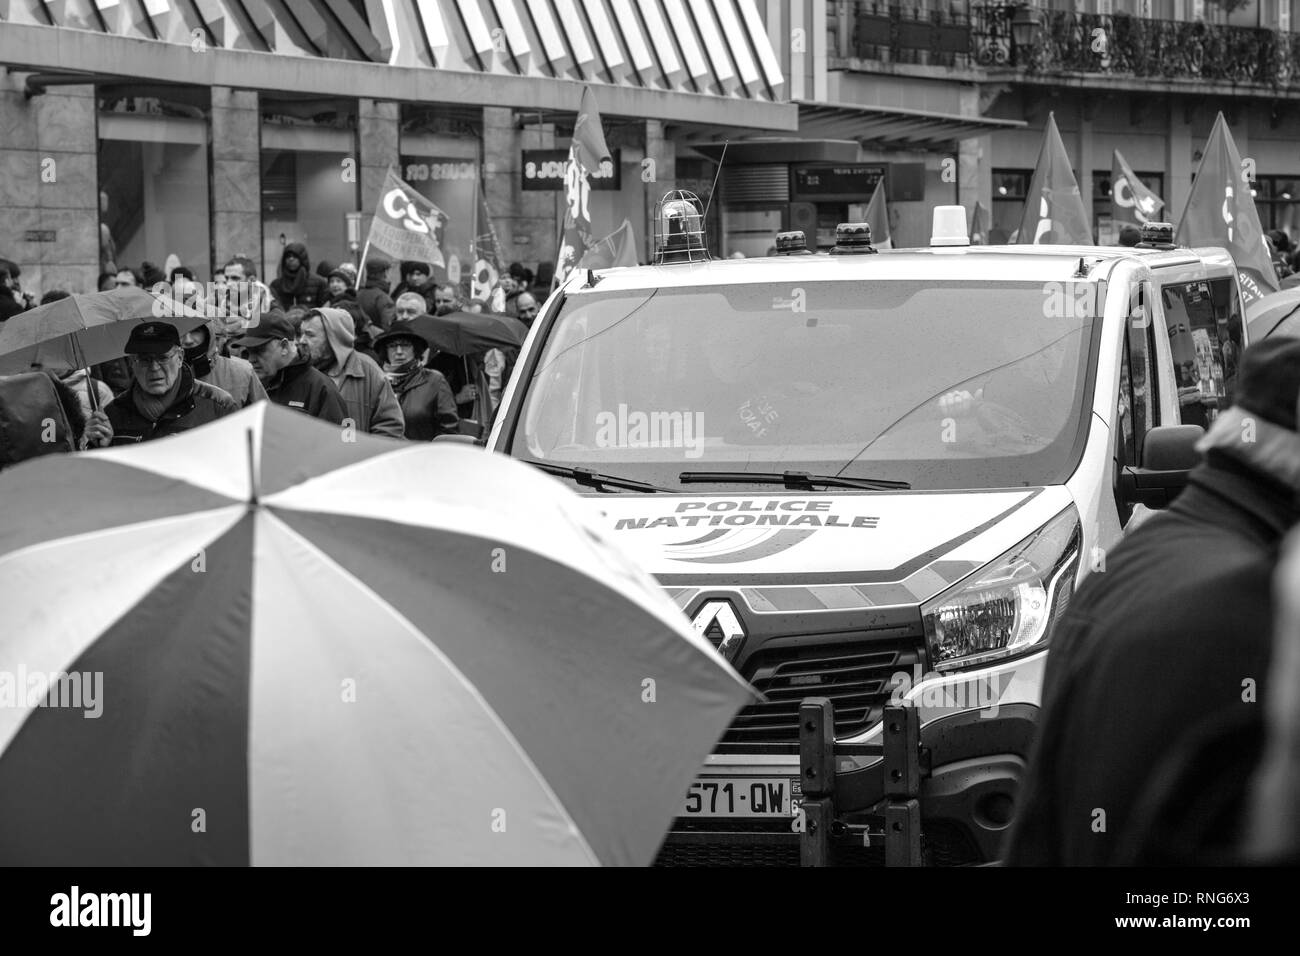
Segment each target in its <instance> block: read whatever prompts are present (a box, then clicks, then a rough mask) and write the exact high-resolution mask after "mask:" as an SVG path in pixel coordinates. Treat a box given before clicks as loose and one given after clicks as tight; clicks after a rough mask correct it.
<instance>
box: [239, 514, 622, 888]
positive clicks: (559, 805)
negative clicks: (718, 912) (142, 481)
mask: <svg viewBox="0 0 1300 956" xmlns="http://www.w3.org/2000/svg"><path fill="white" fill-rule="evenodd" d="M260 514H261V515H262V516H264V517H265V518H266V519H267V520H268V521H273V522H275V524H276V525H277V526H278V528H279V529H280V530H281V531H282V532H283V533H284V534H286V535H288V536H289V537H291V538H292V539H294V540H295V541H297V542H298V543H299V544H300V546H301V547H303V548H305V549H307V550H308V551H310V552H311V553H312V554H313V555H315V556H316V558H317V560H319V561H321V562H322V563H323V564H326V565H328V566H329V567H331V568H333V569H334V570H335V571H336V572H337V573H338V574H340V575H342V576H343V577H344V578H346V579H347V580H349V581H351V582H353V583H354V584H355V586H356V587H357V589H358V590H360V591H362V592H363V593H365V594H366V595H368V596H369V597H370V599H371V600H372V601H373V602H374V603H375V605H376V606H377V607H378V608H380V609H381V610H382V611H387V612H388V613H389V614H391V615H392V616H393V617H394V618H395V619H396V620H397V621H398V622H399V623H400V624H401V625H402V628H403V630H404V631H406V633H408V634H410V635H412V636H413V637H414V638H415V639H416V641H417V643H419V645H420V646H421V647H423V648H425V649H426V650H427V651H428V652H429V653H430V654H433V655H434V656H435V657H436V658H438V660H439V661H440V662H441V664H442V666H443V667H445V668H446V669H447V672H448V673H449V674H451V676H452V677H453V678H454V679H455V680H456V681H457V682H459V683H460V684H461V686H462V687H464V689H465V693H466V694H467V695H468V696H469V697H470V698H471V699H473V700H474V701H476V702H477V703H478V705H479V707H481V708H482V710H483V713H484V714H485V715H486V716H487V719H488V720H490V721H491V722H492V723H493V725H495V726H496V728H497V731H498V732H499V733H500V734H501V736H502V738H503V739H504V740H505V741H506V743H507V744H508V745H509V746H510V747H512V748H513V749H514V751H515V753H516V754H518V756H519V759H520V761H521V762H522V763H523V765H524V766H525V767H526V768H527V769H528V772H529V773H530V774H531V775H532V777H533V779H534V780H536V781H537V786H538V787H539V788H540V789H541V791H542V792H543V793H544V794H545V795H546V797H547V799H549V800H550V802H551V805H552V806H553V807H555V809H556V810H557V811H558V812H559V813H561V814H562V815H563V817H564V819H565V820H566V821H567V822H568V824H569V826H570V827H571V829H572V832H573V834H574V837H575V839H576V840H577V842H578V845H579V846H580V847H581V848H582V851H583V852H584V853H585V854H586V855H587V858H588V859H589V860H590V861H591V863H592V864H593V865H595V866H600V865H601V861H600V858H599V857H598V856H597V855H596V852H595V851H594V850H593V849H592V847H591V844H589V843H588V842H587V837H586V835H585V834H584V833H583V832H582V830H581V829H579V827H578V824H577V821H576V820H574V819H573V815H572V814H570V813H569V809H568V807H566V806H565V805H564V802H563V801H562V800H560V798H559V795H558V794H556V792H555V791H554V790H553V789H552V788H551V785H550V783H549V782H547V780H546V777H545V776H544V775H543V774H542V772H541V770H540V769H539V768H538V767H537V765H536V764H535V763H533V759H532V757H531V756H529V754H528V751H526V750H525V749H524V748H523V746H522V745H521V744H520V743H519V740H518V739H517V738H516V737H515V735H514V733H512V732H511V730H510V728H509V726H507V725H506V723H505V721H503V720H502V719H501V715H500V714H498V713H497V712H496V709H495V708H494V707H493V706H492V705H491V704H490V703H489V702H488V701H487V699H486V698H485V697H484V696H483V695H482V693H480V691H479V689H478V688H477V687H476V686H474V684H473V682H472V681H470V680H469V678H467V677H466V676H465V674H464V673H463V672H462V671H461V669H460V668H459V667H457V666H456V664H455V662H453V661H452V660H451V658H449V657H448V656H447V655H446V654H444V653H443V651H442V649H441V648H439V647H438V646H437V645H436V644H435V643H434V642H433V641H431V640H429V639H428V638H427V637H425V636H424V635H423V633H422V632H421V630H420V629H419V628H418V627H416V626H415V623H414V622H413V621H411V620H410V619H409V618H408V617H406V615H404V614H402V613H401V612H400V611H399V610H398V609H397V608H396V607H394V606H393V605H392V604H391V603H390V602H389V601H388V600H387V599H386V598H384V597H383V596H382V595H381V594H379V593H378V592H377V591H375V590H374V588H372V587H370V585H368V584H367V583H366V582H365V581H363V580H361V579H360V578H359V577H357V576H356V575H355V574H353V573H352V572H351V571H349V570H348V569H347V568H345V567H344V566H343V565H341V564H339V563H338V562H337V561H335V560H334V559H333V558H332V557H330V555H329V554H327V553H326V552H324V551H323V550H321V549H320V548H319V547H317V546H316V544H315V543H314V542H312V541H310V540H309V539H307V538H305V537H303V536H302V535H301V534H299V533H298V532H297V531H295V530H294V529H293V528H292V527H290V526H289V524H288V523H287V522H286V521H284V520H283V519H281V518H280V517H279V516H277V515H276V514H274V513H273V512H272V511H270V510H268V509H265V508H264V509H262V510H261V512H260Z"/></svg>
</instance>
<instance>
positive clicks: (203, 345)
mask: <svg viewBox="0 0 1300 956" xmlns="http://www.w3.org/2000/svg"><path fill="white" fill-rule="evenodd" d="M224 331H225V325H224V323H223V321H222V320H220V319H209V320H208V321H207V322H206V323H205V324H203V325H200V326H199V327H198V328H197V329H194V330H193V331H190V332H186V333H185V334H184V335H182V336H181V348H183V349H184V350H185V364H186V365H188V366H189V367H190V370H191V371H192V372H193V373H194V378H195V380H196V381H200V382H207V383H208V384H209V385H215V386H216V387H217V388H220V389H222V390H224V391H226V392H229V393H230V397H231V398H233V399H234V400H235V403H236V404H237V405H238V406H239V407H240V408H247V407H248V406H249V405H252V404H254V403H256V402H263V401H266V400H267V395H266V389H265V388H263V387H262V382H261V380H260V379H259V378H258V377H257V373H256V372H254V371H253V366H252V365H251V364H249V363H248V362H247V361H245V360H244V359H242V358H229V357H227V356H224V355H222V354H221V352H220V350H219V349H218V347H217V342H218V338H219V336H220V335H221V334H223V333H224Z"/></svg>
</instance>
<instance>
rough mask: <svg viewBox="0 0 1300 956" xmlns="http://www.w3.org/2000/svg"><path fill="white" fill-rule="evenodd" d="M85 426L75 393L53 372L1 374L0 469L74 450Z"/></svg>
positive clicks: (84, 419) (83, 416)
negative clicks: (43, 456)
mask: <svg viewBox="0 0 1300 956" xmlns="http://www.w3.org/2000/svg"><path fill="white" fill-rule="evenodd" d="M51 424H52V425H53V429H52V430H51V429H50V427H49V426H50V425H51ZM85 427H86V418H85V415H84V414H83V413H82V411H81V405H80V403H79V402H78V401H77V396H76V394H75V393H74V392H73V391H72V389H70V388H68V386H67V385H65V384H64V383H62V382H60V381H59V380H58V379H57V378H55V377H54V376H53V375H52V374H50V373H48V372H23V373H22V374H19V375H0V469H2V468H5V467H7V466H8V465H14V464H17V463H18V462H20V461H26V460H27V459H28V458H36V457H38V456H40V455H49V454H53V453H54V452H68V451H76V450H77V442H78V441H79V440H80V438H81V433H82V431H83V430H84V429H85ZM47 439H50V440H47Z"/></svg>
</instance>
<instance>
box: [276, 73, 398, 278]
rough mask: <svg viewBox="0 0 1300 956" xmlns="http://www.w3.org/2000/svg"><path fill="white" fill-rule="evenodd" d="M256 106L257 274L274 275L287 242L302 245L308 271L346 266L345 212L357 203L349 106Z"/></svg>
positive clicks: (281, 102) (349, 257)
mask: <svg viewBox="0 0 1300 956" xmlns="http://www.w3.org/2000/svg"><path fill="white" fill-rule="evenodd" d="M261 109H262V163H261V167H262V262H261V264H260V267H261V269H262V275H263V277H264V278H265V280H266V281H267V282H270V281H271V280H273V279H274V278H276V276H277V275H278V274H279V269H280V260H281V257H282V256H283V253H284V247H285V246H287V245H288V244H289V243H292V242H301V243H303V244H304V245H306V247H307V255H308V257H309V259H310V260H311V268H312V271H313V272H314V271H315V270H316V267H317V265H319V264H320V263H321V262H322V261H325V262H329V263H331V264H333V265H338V264H339V263H341V262H344V261H348V262H351V261H353V260H354V253H353V252H352V249H351V248H350V246H349V244H348V236H347V214H348V213H350V212H356V211H359V209H360V199H361V197H360V188H361V185H360V180H361V176H360V173H359V170H357V169H356V153H357V143H356V132H355V124H356V103H355V101H352V100H344V99H340V100H302V101H296V100H293V99H276V98H273V97H270V96H265V95H264V96H262V97H261ZM372 201H373V200H372Z"/></svg>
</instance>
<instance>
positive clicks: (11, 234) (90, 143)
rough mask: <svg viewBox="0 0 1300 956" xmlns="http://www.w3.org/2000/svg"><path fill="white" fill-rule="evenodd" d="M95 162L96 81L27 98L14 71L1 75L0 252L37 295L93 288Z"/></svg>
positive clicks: (95, 272)
mask: <svg viewBox="0 0 1300 956" xmlns="http://www.w3.org/2000/svg"><path fill="white" fill-rule="evenodd" d="M97 161H98V144H97V142H96V138H95V90H94V87H93V86H89V85H86V86H56V87H51V88H50V92H48V93H42V94H39V95H37V96H34V97H32V98H31V99H30V100H28V99H27V98H26V97H25V96H24V94H23V83H22V80H21V79H20V78H19V77H16V76H14V75H13V74H7V75H2V76H0V222H3V223H4V228H3V230H0V256H2V257H4V258H6V259H9V260H11V261H13V262H14V263H15V264H16V265H17V266H18V268H19V269H20V270H21V273H22V274H21V275H20V276H19V279H18V281H19V284H20V285H21V286H22V288H23V290H24V291H26V292H30V293H32V294H33V295H35V296H36V297H37V298H38V299H39V298H40V296H41V295H43V294H44V293H46V292H49V291H50V290H52V289H63V290H65V291H67V292H94V291H95V289H96V279H97V277H98V275H99V272H100V268H99V264H100V250H99V172H98V168H97ZM46 240H49V241H46Z"/></svg>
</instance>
